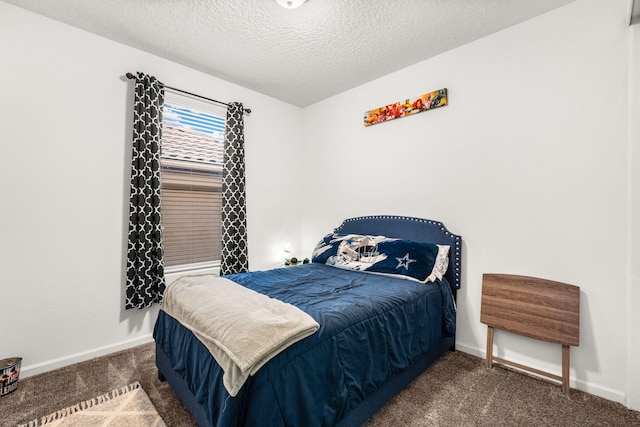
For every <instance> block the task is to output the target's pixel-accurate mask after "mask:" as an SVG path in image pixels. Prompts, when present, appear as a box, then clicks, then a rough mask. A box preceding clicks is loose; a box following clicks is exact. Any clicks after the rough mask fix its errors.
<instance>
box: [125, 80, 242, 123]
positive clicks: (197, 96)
mask: <svg viewBox="0 0 640 427" xmlns="http://www.w3.org/2000/svg"><path fill="white" fill-rule="evenodd" d="M126 76H127V78H128V79H130V80H131V79H135V78H136V76H134V75H133V74H132V73H127V74H126ZM159 83H160V84H161V85H162V86H164V87H165V88H167V89H170V90H174V91H176V92H180V93H184V94H186V95H190V96H194V97H196V98H200V99H205V100H207V101H211V102H215V103H216V104H221V105H226V106H227V107H228V106H229V104H228V103H226V102H222V101H218V100H216V99H211V98H207V97H206V96H202V95H198V94H196V93H191V92H187V91H186V90H182V89H178V88H175V87H171V86H167V85H166V84H164V83H162V82H159ZM244 112H245V113H247V114H251V108H245V109H244Z"/></svg>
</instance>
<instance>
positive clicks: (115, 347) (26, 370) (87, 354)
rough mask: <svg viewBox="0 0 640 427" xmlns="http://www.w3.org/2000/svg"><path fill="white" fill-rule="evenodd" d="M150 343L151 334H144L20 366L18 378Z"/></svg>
mask: <svg viewBox="0 0 640 427" xmlns="http://www.w3.org/2000/svg"><path fill="white" fill-rule="evenodd" d="M151 341H153V336H152V335H151V334H146V335H143V336H141V337H138V338H135V339H132V340H129V341H122V342H119V343H116V344H111V345H108V346H104V347H100V348H96V349H93V350H88V351H83V352H81V353H76V354H72V355H70V356H65V357H61V358H58V359H53V360H48V361H46V362H42V363H37V364H35V365H28V366H22V367H21V369H20V378H27V377H30V376H33V375H38V374H42V373H44V372H48V371H52V370H54V369H58V368H63V367H65V366H69V365H73V364H74V363H79V362H84V361H86V360H90V359H93V358H94V357H99V356H105V355H107V354H111V353H115V352H117V351H121V350H126V349H128V348H131V347H135V346H138V345H142V344H146V343H149V342H151Z"/></svg>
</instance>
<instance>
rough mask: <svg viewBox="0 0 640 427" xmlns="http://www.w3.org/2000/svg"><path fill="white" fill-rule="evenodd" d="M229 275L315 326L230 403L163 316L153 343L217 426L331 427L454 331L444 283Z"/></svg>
mask: <svg viewBox="0 0 640 427" xmlns="http://www.w3.org/2000/svg"><path fill="white" fill-rule="evenodd" d="M226 277H228V278H229V279H231V280H233V281H235V282H237V283H239V284H241V285H244V286H246V287H248V288H250V289H253V290H255V291H258V292H261V293H263V294H266V295H269V296H270V297H273V298H277V299H279V300H281V301H284V302H287V303H290V304H292V305H295V306H297V307H298V308H300V309H301V310H303V311H305V312H306V313H308V314H309V315H311V317H313V318H314V319H315V320H316V321H317V322H318V323H319V324H320V329H319V330H318V331H317V332H316V333H315V334H314V335H312V336H310V337H308V338H306V339H304V340H302V341H300V342H298V343H296V344H294V345H293V346H291V347H289V348H288V349H286V350H285V351H284V352H282V353H280V354H279V355H278V356H276V357H275V358H274V359H272V360H271V361H270V362H269V363H267V364H266V365H265V366H264V367H262V369H261V370H260V371H259V372H258V373H256V375H255V376H253V377H250V378H249V380H248V381H247V383H246V384H245V385H244V387H243V388H242V390H240V392H239V393H238V395H237V396H236V397H233V398H232V397H230V396H229V394H228V393H227V392H226V390H225V388H224V386H223V385H222V375H223V372H222V370H221V369H220V367H219V366H218V364H217V363H216V362H215V360H214V359H213V357H211V355H210V354H209V352H208V350H207V349H206V347H204V345H203V344H202V343H200V341H198V339H197V338H195V337H194V336H193V334H192V333H191V332H190V331H189V330H187V329H186V328H184V327H182V326H181V325H180V324H179V323H178V322H177V321H176V320H175V319H173V318H172V317H171V316H169V315H167V314H166V313H164V312H163V311H160V315H159V317H158V321H157V323H156V326H155V330H154V338H155V340H156V343H157V345H158V346H159V347H160V348H161V349H162V350H163V352H164V353H165V354H166V355H167V356H168V357H169V359H170V361H171V364H172V366H173V369H174V370H175V371H177V372H178V373H179V374H180V375H182V376H183V378H184V379H185V381H186V382H187V384H188V385H189V388H190V389H191V391H192V393H193V394H194V395H195V396H196V398H197V399H198V400H199V401H200V402H201V403H202V405H203V406H204V407H205V411H207V412H208V413H207V415H208V416H209V419H210V420H211V423H212V425H214V426H220V427H222V426H224V427H229V426H240V425H242V426H285V425H291V426H329V425H334V424H336V423H337V422H338V421H339V420H340V419H341V418H342V417H343V415H344V414H345V413H347V412H348V411H350V410H351V409H352V408H353V407H355V406H356V405H358V404H359V403H360V402H362V401H363V400H364V399H365V398H366V397H367V396H369V395H370V394H371V393H372V392H374V391H375V390H376V389H377V388H378V387H380V386H381V385H382V384H384V383H385V381H387V380H388V379H389V378H390V377H392V376H393V375H394V374H396V373H398V372H399V371H400V370H402V369H404V368H406V367H407V366H408V365H410V364H411V363H412V361H414V360H415V359H416V358H417V357H418V356H420V355H421V354H422V353H424V352H426V351H427V350H429V349H430V347H431V346H432V345H434V344H436V343H438V342H439V341H440V340H441V339H442V337H443V336H452V335H453V334H454V333H455V309H454V303H453V297H452V294H451V290H450V287H449V284H448V283H446V281H442V282H441V281H436V282H434V283H427V284H423V283H418V282H414V281H410V280H403V279H396V278H390V277H385V276H380V275H375V274H371V273H363V272H357V271H347V270H341V269H338V268H335V267H331V266H327V265H324V264H316V263H313V264H306V265H301V266H296V267H290V268H281V269H275V270H269V271H260V272H251V273H245V274H238V275H230V276H226Z"/></svg>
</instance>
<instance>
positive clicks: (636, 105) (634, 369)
mask: <svg viewBox="0 0 640 427" xmlns="http://www.w3.org/2000/svg"><path fill="white" fill-rule="evenodd" d="M636 1H637V0H636ZM629 38H630V43H629V57H630V67H629V75H630V76H631V88H630V90H629V94H630V107H631V108H630V114H629V154H630V155H629V166H630V168H629V169H630V173H629V184H630V191H629V199H630V201H631V203H630V209H629V218H628V221H629V228H630V242H629V243H630V251H629V268H630V275H629V280H628V282H627V286H628V289H627V293H628V296H629V297H628V298H627V310H628V312H629V316H628V318H627V328H628V331H627V335H628V337H629V351H628V366H629V368H628V377H627V390H628V395H627V406H629V407H630V408H633V409H636V410H640V363H638V358H639V357H640V333H639V332H638V325H640V310H638V307H640V286H639V285H638V284H640V224H639V222H638V219H640V24H635V25H634V26H632V27H631V28H630V30H629Z"/></svg>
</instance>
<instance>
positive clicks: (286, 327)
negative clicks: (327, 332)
mask: <svg viewBox="0 0 640 427" xmlns="http://www.w3.org/2000/svg"><path fill="white" fill-rule="evenodd" d="M162 309H163V310H164V311H165V312H166V313H167V314H169V315H170V316H172V317H173V318H175V319H176V320H178V321H179V322H180V323H181V324H182V325H184V326H185V327H186V328H187V329H189V330H190V331H192V332H193V334H194V335H195V336H196V337H198V339H199V340H200V341H202V343H203V344H204V345H205V346H206V347H207V348H208V349H209V351H210V352H211V354H212V355H213V357H214V358H215V360H216V362H218V364H219V365H220V367H222V369H223V370H224V376H223V383H224V386H225V388H226V389H227V391H228V392H229V394H230V395H231V396H235V395H237V394H238V391H239V390H240V389H241V388H242V385H243V384H244V383H245V381H246V380H247V378H249V375H253V374H255V373H256V372H257V371H258V369H260V368H261V367H262V366H263V365H264V364H265V363H267V362H268V361H269V360H271V359H272V358H273V357H274V356H276V355H277V354H278V353H280V352H281V351H282V350H284V349H286V348H287V347H289V346H290V345H292V344H294V343H296V342H298V341H300V340H301V339H303V338H306V337H308V336H309V335H312V334H313V333H314V332H315V331H317V330H318V328H319V325H318V323H317V322H316V321H315V320H313V318H312V317H311V316H309V315H308V314H307V313H305V312H303V311H302V310H300V309H299V308H297V307H295V306H293V305H291V304H287V303H284V302H282V301H279V300H277V299H273V298H270V297H268V296H266V295H263V294H260V293H258V292H255V291H253V290H251V289H248V288H245V287H244V286H241V285H238V284H237V283H234V282H232V281H231V280H229V279H225V278H222V277H217V276H213V275H203V276H184V277H181V278H179V279H177V280H176V281H175V282H173V283H171V285H169V286H168V287H167V289H166V290H165V293H164V302H163V307H162Z"/></svg>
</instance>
